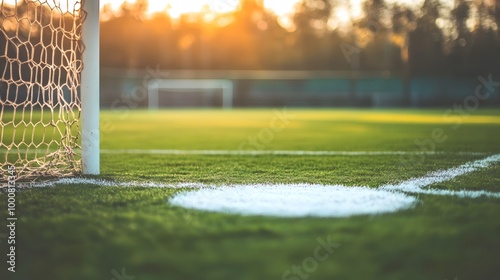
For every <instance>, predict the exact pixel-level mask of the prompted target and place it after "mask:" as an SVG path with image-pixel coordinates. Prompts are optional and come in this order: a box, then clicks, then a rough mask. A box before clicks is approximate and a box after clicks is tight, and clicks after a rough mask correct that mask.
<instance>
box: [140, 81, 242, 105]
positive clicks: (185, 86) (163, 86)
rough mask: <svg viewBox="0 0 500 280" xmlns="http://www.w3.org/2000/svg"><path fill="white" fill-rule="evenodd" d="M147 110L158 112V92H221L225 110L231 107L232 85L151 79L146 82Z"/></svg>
mask: <svg viewBox="0 0 500 280" xmlns="http://www.w3.org/2000/svg"><path fill="white" fill-rule="evenodd" d="M147 87H148V88H147V93H148V109H149V110H159V108H160V106H159V98H160V96H159V94H160V90H163V91H165V93H168V90H199V89H202V90H205V89H212V90H217V89H220V90H222V107H223V108H224V109H226V110H229V109H232V107H233V94H234V93H233V91H234V85H233V82H232V81H231V80H226V79H170V80H169V79H153V80H149V81H148V86H147Z"/></svg>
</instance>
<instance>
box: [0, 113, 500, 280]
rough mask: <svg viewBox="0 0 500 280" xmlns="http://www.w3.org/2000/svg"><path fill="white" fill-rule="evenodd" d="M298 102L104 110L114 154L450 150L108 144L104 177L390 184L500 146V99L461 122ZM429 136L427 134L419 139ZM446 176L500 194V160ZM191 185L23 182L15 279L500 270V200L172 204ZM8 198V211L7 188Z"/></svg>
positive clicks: (383, 275)
mask: <svg viewBox="0 0 500 280" xmlns="http://www.w3.org/2000/svg"><path fill="white" fill-rule="evenodd" d="M286 112H287V113H286V114H289V115H290V118H288V119H287V122H286V124H285V125H284V126H280V128H282V129H277V128H276V127H277V126H276V125H272V124H271V121H272V120H273V119H274V118H276V117H277V116H279V114H284V113H283V109H277V110H275V111H273V110H264V109H262V110H233V111H219V110H173V111H160V112H147V111H129V112H123V111H104V112H102V114H101V121H102V127H103V131H102V135H103V137H102V142H101V143H102V149H103V150H117V149H145V150H148V149H175V150H237V149H239V148H244V149H246V150H291V151H299V150H307V151H416V152H418V151H423V150H422V147H424V148H425V150H426V151H429V152H432V151H439V152H442V153H439V154H434V155H419V156H408V155H378V156H373V155H370V156H368V155H361V156H346V155H344V156H303V155H302V156H292V155H279V156H276V155H253V156H252V155H183V154H179V155H154V154H120V153H119V154H112V153H103V154H102V156H101V160H102V175H101V177H102V178H106V179H111V180H118V181H132V180H133V181H154V182H162V183H185V182H200V183H206V184H214V185H222V184H240V183H320V184H342V185H346V186H360V185H362V186H369V187H377V186H381V185H383V184H387V183H392V182H398V181H401V180H405V179H408V178H411V177H416V176H422V175H424V174H426V173H428V172H430V171H434V170H438V169H446V168H450V167H454V166H457V165H460V164H463V163H466V162H469V161H472V160H476V159H481V158H484V157H486V156H487V155H490V154H495V153H500V111H498V110H477V111H474V112H469V114H470V115H469V116H463V117H460V118H458V116H457V115H453V116H454V117H455V118H449V117H450V115H448V117H446V109H443V110H423V111H419V110H410V111H403V110H306V109H303V110H292V109H287V110H286ZM458 121H460V123H459V122H458ZM457 124H460V125H457ZM273 127H274V129H273ZM436 129H440V130H441V131H442V132H443V133H444V134H443V133H442V134H441V135H440V136H441V137H438V138H439V140H440V141H435V140H433V135H434V134H433V132H434V131H435V130H436ZM263 131H265V132H263ZM269 131H271V132H272V137H270V135H271V134H270V133H269ZM266 133H267V134H266ZM259 135H260V136H261V138H262V136H268V137H267V138H262V139H264V140H265V141H261V140H259V141H258V142H257V144H258V145H259V146H258V147H254V146H249V145H242V144H241V143H248V142H249V141H251V140H249V139H259V138H258V137H259ZM443 135H444V136H446V140H445V141H441V140H442V139H443ZM434 136H435V135H434ZM434 138H436V137H434ZM436 139H437V138H436ZM416 140H417V142H420V143H426V145H424V146H421V147H419V146H418V145H417V144H416V143H415V141H416ZM432 143H433V144H432ZM471 152H474V153H476V152H478V153H481V154H471ZM432 187H433V188H444V189H471V190H488V191H492V192H500V165H499V164H496V165H494V166H492V167H490V168H488V169H485V170H481V171H478V172H476V173H471V174H467V175H464V176H460V177H457V178H455V179H454V180H452V181H448V182H444V183H440V184H436V185H434V186H432ZM180 191H187V190H186V189H180V190H179V189H158V188H140V187H133V188H125V187H99V186H93V185H59V186H56V187H49V188H35V189H27V190H21V191H19V192H17V205H16V210H17V213H16V215H17V217H18V221H17V227H16V233H17V236H16V245H17V246H16V261H17V267H16V273H11V272H8V271H7V270H6V269H7V265H6V254H7V249H8V248H7V242H6V239H0V241H1V243H0V249H1V251H0V252H1V255H0V256H1V257H0V261H1V262H2V263H3V265H2V266H1V270H0V279H22V280H24V279H27V280H30V279H56V280H57V279H115V280H121V279H129V280H132V279H134V280H148V279H353V280H354V279H398V280H400V279H460V280H462V279H492V280H494V279H500V268H499V267H500V266H499V263H500V253H499V252H500V239H499V238H498V236H500V219H498V213H499V212H500V199H494V198H487V197H481V198H477V199H469V198H457V197H449V196H432V195H420V196H419V203H418V204H417V205H416V206H415V207H414V208H412V209H409V210H405V211H401V212H398V213H393V214H385V215H377V216H357V217H350V218H293V219H290V218H287V219H284V218H273V217H253V216H239V215H229V214H221V213H205V212H200V211H195V210H187V209H183V208H179V207H174V206H171V205H169V204H168V202H167V201H168V198H169V197H171V196H172V195H174V194H175V193H177V192H180ZM297 207H300V205H298V206H297ZM0 208H1V209H7V196H6V194H5V193H4V194H0ZM6 218H7V217H6V211H3V210H2V211H1V212H0V220H1V221H5V222H4V223H7V221H6ZM3 228H4V230H3V231H2V230H0V237H1V234H2V233H3V232H6V230H5V227H3ZM319 239H321V241H319ZM327 241H330V242H331V243H334V244H336V247H335V249H332V250H331V252H327V251H326V250H325V249H322V250H321V255H322V256H323V257H325V258H322V260H318V259H317V258H316V257H315V249H316V248H317V247H318V246H321V244H322V242H327ZM315 258H316V259H315ZM314 264H316V265H314ZM294 267H295V268H294ZM297 268H298V269H299V270H300V271H299V272H298V270H296V269H297ZM287 271H290V272H289V273H287ZM125 276H129V277H128V278H127V277H125Z"/></svg>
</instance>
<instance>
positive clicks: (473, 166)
mask: <svg viewBox="0 0 500 280" xmlns="http://www.w3.org/2000/svg"><path fill="white" fill-rule="evenodd" d="M496 163H500V154H496V155H492V156H489V157H487V158H484V159H480V160H476V161H472V162H468V163H465V164H463V165H460V166H458V167H453V168H449V169H446V170H438V171H433V172H430V173H428V174H427V175H425V176H423V177H420V178H413V179H409V180H406V181H403V182H400V183H398V184H387V185H384V186H381V187H379V188H378V189H379V190H383V191H393V192H405V193H415V194H430V195H448V196H457V197H468V198H478V197H481V196H487V197H494V198H500V192H499V193H496V192H488V191H472V190H458V191H454V190H437V189H427V188H426V187H428V186H430V185H432V184H436V183H442V182H446V181H449V180H452V179H454V178H456V177H459V176H462V175H465V174H468V173H472V172H475V171H479V170H481V169H484V168H487V167H490V166H492V165H493V164H496ZM61 184H64V185H76V184H88V185H98V186H105V187H150V188H172V189H183V188H192V189H200V188H217V187H221V186H220V185H215V184H214V185H207V184H203V183H177V184H164V183H155V182H113V181H108V180H100V179H87V178H63V179H59V180H56V181H51V182H45V183H39V184H35V185H34V186H33V187H51V186H55V185H61ZM251 185H262V184H251ZM276 185H281V186H282V185H284V184H270V185H269V186H270V187H272V186H276ZM287 185H290V186H291V185H297V184H287ZM298 185H304V184H298ZM230 186H241V184H232V185H229V187H230ZM324 186H325V187H330V186H331V185H324ZM352 187H355V186H352Z"/></svg>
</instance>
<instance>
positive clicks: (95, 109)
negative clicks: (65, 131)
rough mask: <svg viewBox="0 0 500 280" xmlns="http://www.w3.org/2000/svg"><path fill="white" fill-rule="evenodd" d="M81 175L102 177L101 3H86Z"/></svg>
mask: <svg viewBox="0 0 500 280" xmlns="http://www.w3.org/2000/svg"><path fill="white" fill-rule="evenodd" d="M83 10H84V11H85V12H86V19H85V20H84V22H83V30H82V38H83V44H84V45H85V52H84V53H83V65H84V66H83V71H82V82H81V98H82V173H83V174H84V175H99V169H100V168H99V167H100V166H99V165H100V158H99V156H100V155H99V151H100V149H99V147H100V146H99V145H100V144H99V141H100V133H99V0H83Z"/></svg>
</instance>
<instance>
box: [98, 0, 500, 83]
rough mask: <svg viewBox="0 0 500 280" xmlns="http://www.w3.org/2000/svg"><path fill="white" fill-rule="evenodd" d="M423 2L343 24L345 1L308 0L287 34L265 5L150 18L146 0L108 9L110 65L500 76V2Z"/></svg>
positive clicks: (378, 5)
mask: <svg viewBox="0 0 500 280" xmlns="http://www.w3.org/2000/svg"><path fill="white" fill-rule="evenodd" d="M444 1H445V0H442V1H440V0H425V1H423V3H422V5H420V6H417V7H413V6H406V5H404V4H399V3H398V4H389V3H387V2H386V1H384V0H365V1H364V2H363V4H362V11H363V13H362V15H361V17H357V18H355V19H351V20H350V21H348V22H342V24H339V22H338V21H336V13H335V10H336V9H337V8H339V7H343V8H344V9H346V8H347V9H349V3H348V0H302V1H301V2H300V3H298V4H297V6H296V12H295V14H294V15H293V17H292V25H291V27H290V28H284V27H282V25H280V19H279V18H278V17H277V16H276V15H274V14H273V13H272V12H270V11H268V10H266V9H265V8H264V7H263V6H262V5H261V4H259V3H260V2H261V1H258V0H241V3H240V8H239V9H237V10H236V11H234V12H231V13H227V14H216V13H212V12H211V11H210V10H209V9H208V8H207V9H206V12H203V13H196V14H187V15H182V16H181V17H180V18H178V19H173V18H171V17H169V16H168V14H166V13H157V14H155V15H153V16H147V15H146V10H147V5H148V4H147V0H139V1H137V2H136V3H135V4H124V5H123V6H122V7H121V9H120V11H118V12H114V11H109V10H106V9H105V10H104V11H103V15H104V16H105V17H106V20H105V21H103V22H102V23H101V27H102V29H101V47H102V48H101V50H102V55H101V65H102V66H103V67H120V68H145V67H147V66H156V65H158V66H159V67H161V68H164V69H230V70H252V69H256V70H262V69H266V70H278V69H279V70H360V71H363V70H364V71H391V72H392V73H393V74H395V75H402V76H404V75H412V76H424V75H452V76H475V75H478V74H483V73H499V72H500V0H473V1H472V0H471V1H467V0H455V1H454V3H453V5H451V6H450V5H445V4H446V3H447V2H444Z"/></svg>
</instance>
